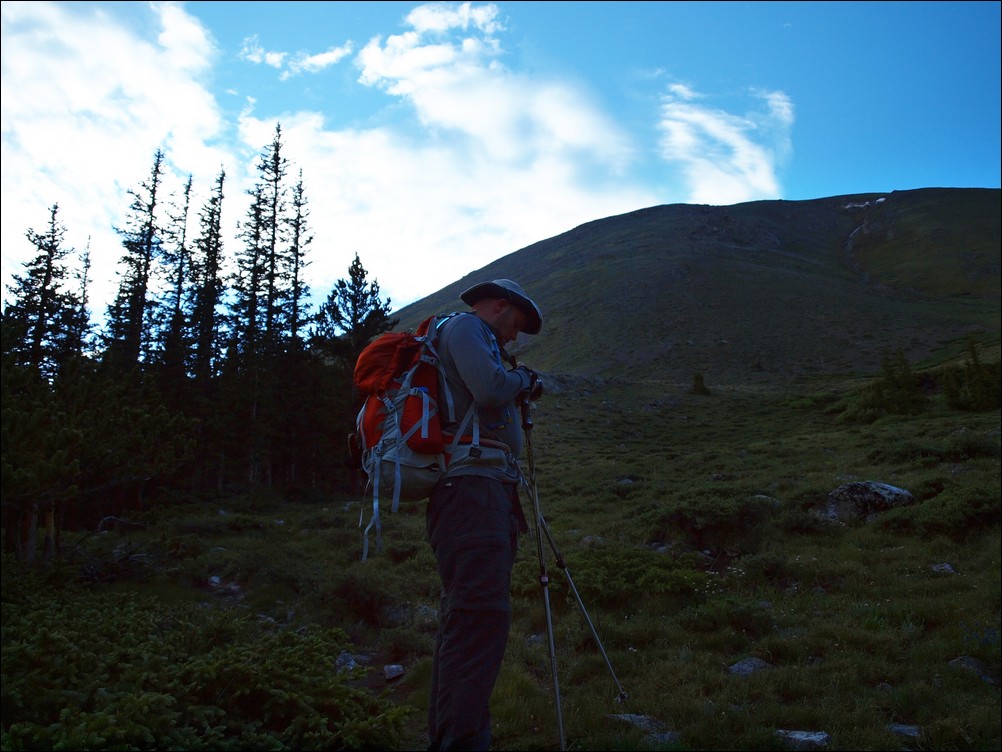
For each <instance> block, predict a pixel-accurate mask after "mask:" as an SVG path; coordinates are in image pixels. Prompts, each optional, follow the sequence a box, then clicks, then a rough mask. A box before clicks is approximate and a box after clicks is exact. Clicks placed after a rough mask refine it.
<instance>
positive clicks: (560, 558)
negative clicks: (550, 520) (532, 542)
mask: <svg viewBox="0 0 1002 752" xmlns="http://www.w3.org/2000/svg"><path fill="white" fill-rule="evenodd" d="M537 522H538V525H539V528H541V529H542V531H543V532H544V533H545V534H546V540H547V541H548V542H549V544H550V548H551V549H552V550H553V555H554V556H555V557H556V560H557V566H558V567H559V568H560V569H562V570H563V572H564V577H566V578H567V584H568V585H570V586H571V592H572V593H574V599H575V600H576V601H577V602H578V607H579V608H580V609H581V614H582V616H584V620H585V622H586V623H587V624H588V629H590V630H591V636H592V637H593V638H594V640H595V644H596V645H598V649H599V652H600V653H602V658H604V659H605V665H606V666H607V667H608V669H609V673H610V674H612V681H613V682H614V683H615V684H616V689H618V690H619V694H618V695H617V696H616V702H623V701H624V700H626V698H627V694H626V691H625V690H624V689H623V687H622V685H621V684H620V683H619V679H618V678H617V677H616V672H615V670H614V669H613V668H612V661H610V660H609V656H608V655H607V654H606V652H605V646H604V645H602V640H600V639H599V636H598V632H597V631H596V629H595V625H594V624H593V623H592V620H591V616H589V615H588V609H587V608H585V604H584V601H583V600H582V599H581V595H580V593H578V589H577V586H575V584H574V578H573V577H571V573H570V570H569V569H567V562H565V561H564V557H563V556H561V555H560V551H559V550H558V549H557V544H556V542H555V541H554V540H553V535H552V534H551V533H550V526H549V525H547V524H546V519H545V518H544V517H543V516H542V515H541V514H540V515H539V518H538V521H537Z"/></svg>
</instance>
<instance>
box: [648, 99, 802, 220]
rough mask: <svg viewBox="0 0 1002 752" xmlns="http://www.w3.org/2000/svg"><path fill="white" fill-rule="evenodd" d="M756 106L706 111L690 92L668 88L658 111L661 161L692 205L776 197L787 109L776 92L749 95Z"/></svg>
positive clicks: (789, 119)
mask: <svg viewBox="0 0 1002 752" xmlns="http://www.w3.org/2000/svg"><path fill="white" fill-rule="evenodd" d="M749 94H750V96H751V97H752V98H753V100H754V101H755V103H757V104H759V105H760V106H759V107H758V108H757V109H754V108H753V109H751V110H750V111H749V112H747V113H745V114H743V115H734V114H732V113H729V112H726V111H724V110H720V109H716V108H713V107H709V106H706V105H705V104H704V101H705V100H706V97H704V96H703V95H701V94H700V93H699V92H698V91H696V90H695V89H693V88H692V87H690V86H687V85H684V84H672V85H670V86H669V87H668V90H667V92H666V93H665V95H664V97H663V100H662V106H661V119H660V122H659V123H658V128H659V130H660V131H661V134H662V135H661V156H662V157H663V158H664V159H665V160H666V161H667V162H668V163H669V164H674V165H678V166H679V168H680V169H681V170H682V173H683V175H684V176H685V180H686V182H687V185H688V190H687V192H688V195H689V197H690V199H689V200H690V201H691V202H693V203H712V204H733V203H740V202H743V201H752V200H757V199H767V198H778V197H779V196H780V195H781V190H780V184H779V179H778V177H777V175H778V168H779V167H780V165H781V164H782V163H783V161H784V160H785V159H786V158H787V156H788V154H789V152H790V149H791V146H790V129H791V128H792V126H793V121H794V109H793V103H792V101H791V100H790V98H789V97H788V96H787V95H785V94H783V93H782V92H777V91H760V90H752V91H751V92H749Z"/></svg>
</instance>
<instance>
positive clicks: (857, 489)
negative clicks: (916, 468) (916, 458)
mask: <svg viewBox="0 0 1002 752" xmlns="http://www.w3.org/2000/svg"><path fill="white" fill-rule="evenodd" d="M914 501H915V497H914V496H912V494H911V492H910V491H906V490H905V489H903V488H898V487H897V486H891V485H888V484H887V483H879V482H877V481H874V480H867V481H854V482H852V483H846V484H844V485H841V486H839V487H838V488H836V489H835V490H834V491H832V492H831V493H829V494H828V504H827V507H826V509H825V516H826V517H827V518H828V519H830V520H834V521H838V522H856V521H858V520H869V519H870V518H871V517H872V516H873V515H874V514H876V513H878V512H884V511H886V510H888V509H892V508H893V507H898V506H903V505H905V504H912V503H914Z"/></svg>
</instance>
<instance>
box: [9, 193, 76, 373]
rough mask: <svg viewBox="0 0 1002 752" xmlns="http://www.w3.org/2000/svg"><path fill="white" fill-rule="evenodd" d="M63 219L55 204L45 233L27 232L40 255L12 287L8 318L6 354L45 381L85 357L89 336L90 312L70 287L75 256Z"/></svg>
mask: <svg viewBox="0 0 1002 752" xmlns="http://www.w3.org/2000/svg"><path fill="white" fill-rule="evenodd" d="M58 214H59V206H58V204H53V205H52V208H51V209H50V210H49V223H48V227H47V228H46V230H45V231H44V232H41V233H39V232H36V231H35V230H33V229H29V230H28V231H27V232H26V237H27V238H28V242H30V243H31V244H32V245H33V246H34V248H35V255H34V257H33V258H32V259H31V260H30V261H28V262H26V263H25V264H24V268H25V272H24V274H23V275H15V276H14V277H13V284H12V285H10V286H8V288H7V289H8V292H10V293H11V294H12V295H13V296H14V298H13V300H12V301H11V303H10V304H9V305H8V306H7V309H6V311H5V314H4V342H3V351H4V353H5V354H10V355H11V356H12V357H13V362H14V363H15V364H16V365H19V366H23V367H28V368H30V369H32V370H33V371H34V372H36V373H37V374H38V375H40V376H41V377H42V378H44V379H46V380H48V379H52V378H53V377H54V376H55V375H56V374H57V373H58V371H59V369H60V368H61V367H63V366H64V365H65V364H66V362H67V361H68V359H69V358H71V357H73V356H75V355H79V354H80V351H81V348H82V346H83V336H84V333H85V330H86V307H85V305H84V303H83V301H82V300H81V299H80V297H79V294H78V293H77V292H76V291H75V290H74V289H73V288H72V287H71V283H72V273H71V270H70V268H69V265H68V263H67V259H68V257H69V256H70V255H71V254H72V253H73V252H74V251H73V249H71V248H67V247H66V246H65V244H64V240H65V236H66V227H65V225H63V224H62V223H61V222H60V221H59V217H58Z"/></svg>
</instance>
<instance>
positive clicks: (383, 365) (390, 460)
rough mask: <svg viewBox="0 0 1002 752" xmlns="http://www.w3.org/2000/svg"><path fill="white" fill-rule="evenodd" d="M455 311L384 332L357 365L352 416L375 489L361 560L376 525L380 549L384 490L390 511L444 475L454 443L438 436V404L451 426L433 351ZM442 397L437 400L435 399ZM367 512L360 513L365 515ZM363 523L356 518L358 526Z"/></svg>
mask: <svg viewBox="0 0 1002 752" xmlns="http://www.w3.org/2000/svg"><path fill="white" fill-rule="evenodd" d="M456 315H458V314H455V313H452V314H448V315H445V316H429V317H428V318H427V319H425V320H424V321H422V322H421V324H420V325H419V326H418V328H417V330H416V331H415V332H387V333H385V334H383V335H381V336H380V337H378V338H377V339H375V340H374V341H373V342H371V343H370V344H369V345H368V346H367V347H366V348H365V349H364V350H362V352H361V354H360V355H359V356H358V360H357V361H356V363H355V372H354V381H355V385H356V386H357V387H358V389H359V390H360V391H361V393H362V394H363V395H366V397H365V402H364V404H363V405H362V409H361V410H359V412H358V416H357V417H356V419H355V428H356V436H357V440H358V442H359V448H360V450H361V455H362V469H363V470H365V472H366V474H367V475H368V476H369V485H370V486H371V488H372V518H371V519H370V521H369V524H368V526H367V527H366V528H365V541H364V543H363V549H362V558H363V559H365V558H366V556H367V555H368V550H369V539H368V534H369V530H370V529H371V528H372V527H373V526H375V528H376V547H377V549H381V548H382V527H381V524H380V519H379V494H380V490H381V489H385V488H387V487H390V488H392V489H393V503H392V511H394V512H396V511H397V509H398V508H399V505H400V499H412V500H416V499H424V498H427V496H428V495H429V494H430V493H431V490H432V488H434V486H435V484H436V483H437V482H438V480H439V479H440V478H441V477H442V475H443V474H444V473H445V468H446V462H447V458H448V456H449V455H451V451H452V450H454V449H455V446H451V445H447V444H446V441H447V437H446V436H445V435H444V434H443V433H442V418H441V414H440V401H441V402H443V403H444V408H445V410H446V415H447V420H448V422H453V421H454V420H455V415H454V414H453V413H454V408H453V404H452V395H451V394H450V393H449V392H448V387H446V389H445V393H444V394H440V393H439V384H440V383H442V384H443V385H444V384H445V379H444V377H443V378H442V379H441V382H440V380H439V374H440V373H441V371H442V365H441V363H440V362H439V358H438V352H437V351H436V346H437V343H438V333H439V329H440V328H441V327H442V325H443V324H445V322H446V321H448V320H449V319H451V318H452V317H453V316H456ZM440 398H441V400H440ZM472 417H474V408H473V407H472V406H471V408H470V410H469V411H468V412H467V415H466V416H465V417H464V419H463V422H462V425H461V426H460V429H459V431H457V433H456V438H452V437H449V438H450V439H451V442H452V444H457V443H458V437H460V436H461V435H462V434H463V432H464V431H465V430H466V426H467V425H468V424H469V422H470V419H471V418H472ZM363 514H364V511H363ZM361 524H362V519H361V518H360V519H359V525H361Z"/></svg>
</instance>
